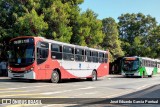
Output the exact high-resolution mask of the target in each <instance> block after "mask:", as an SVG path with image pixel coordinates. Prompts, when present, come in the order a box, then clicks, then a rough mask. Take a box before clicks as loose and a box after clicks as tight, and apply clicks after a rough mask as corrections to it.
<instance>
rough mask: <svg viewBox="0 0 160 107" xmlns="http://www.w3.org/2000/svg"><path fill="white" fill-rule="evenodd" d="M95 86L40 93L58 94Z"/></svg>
mask: <svg viewBox="0 0 160 107" xmlns="http://www.w3.org/2000/svg"><path fill="white" fill-rule="evenodd" d="M93 88H95V87H91V86H90V87H84V88H77V89H72V90H63V91H55V92H44V93H41V94H42V95H50V94H59V93H65V92H71V91H77V90H87V89H93Z"/></svg>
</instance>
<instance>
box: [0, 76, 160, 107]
mask: <svg viewBox="0 0 160 107" xmlns="http://www.w3.org/2000/svg"><path fill="white" fill-rule="evenodd" d="M159 84H160V75H156V76H154V77H152V78H147V77H146V78H139V77H132V78H125V77H122V76H120V75H110V76H106V77H103V78H100V79H98V81H94V82H93V81H87V80H85V79H81V80H76V79H75V80H65V81H63V82H62V83H60V84H54V83H50V82H49V81H36V82H32V83H31V82H29V81H26V80H11V79H9V78H7V77H0V98H3V99H12V100H13V99H15V98H19V99H23V100H24V101H25V100H26V99H24V98H27V99H31V98H34V100H35V99H37V100H38V99H39V98H40V99H42V104H43V105H39V104H35V105H34V106H37V107H39V106H41V107H52V106H77V105H79V106H131V105H132V106H139V105H137V104H115V103H114V104H113V103H111V104H110V103H109V102H110V101H111V98H118V99H116V100H121V99H122V100H123V98H131V100H134V99H135V98H145V99H146V98H160V85H159ZM44 98H45V99H44ZM46 98H48V99H46ZM145 99H144V100H145ZM107 100H108V101H107ZM86 103H88V104H86ZM143 105H145V106H151V105H152V106H158V105H157V104H141V106H143ZM1 106H7V107H13V106H14V107H15V106H16V107H17V106H19V107H21V106H33V105H32V104H28V105H24V104H16V103H15V104H14V105H10V104H6V105H5V104H3V105H1Z"/></svg>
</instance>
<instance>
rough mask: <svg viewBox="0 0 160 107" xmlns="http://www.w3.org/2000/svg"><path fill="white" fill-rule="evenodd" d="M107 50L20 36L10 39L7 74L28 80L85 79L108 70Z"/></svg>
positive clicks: (94, 77) (97, 75) (95, 78)
mask: <svg viewBox="0 0 160 107" xmlns="http://www.w3.org/2000/svg"><path fill="white" fill-rule="evenodd" d="M108 54H109V52H108V51H103V50H98V49H93V48H88V47H83V46H77V45H73V44H68V43H63V42H58V41H54V40H49V39H45V38H43V37H32V36H20V37H17V38H14V39H11V41H10V51H9V67H8V76H9V77H10V78H13V79H14V78H22V79H30V80H51V81H52V82H53V83H58V82H60V81H61V80H62V79H70V78H87V79H91V80H93V81H95V80H97V77H102V76H105V75H108V73H109V57H108Z"/></svg>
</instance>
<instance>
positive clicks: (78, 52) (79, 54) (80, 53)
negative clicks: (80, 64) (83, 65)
mask: <svg viewBox="0 0 160 107" xmlns="http://www.w3.org/2000/svg"><path fill="white" fill-rule="evenodd" d="M75 60H76V61H84V50H83V49H78V48H76V49H75Z"/></svg>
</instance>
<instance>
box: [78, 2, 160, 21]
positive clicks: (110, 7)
mask: <svg viewBox="0 0 160 107" xmlns="http://www.w3.org/2000/svg"><path fill="white" fill-rule="evenodd" d="M80 8H81V12H84V11H86V10H87V9H91V10H93V11H94V12H95V13H97V14H98V19H104V18H108V17H112V18H114V19H115V20H116V22H118V19H117V18H118V17H119V16H121V14H125V13H143V14H144V15H151V16H152V17H155V18H156V21H157V22H158V23H159V24H160V0H84V2H83V3H82V4H81V5H80Z"/></svg>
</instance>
